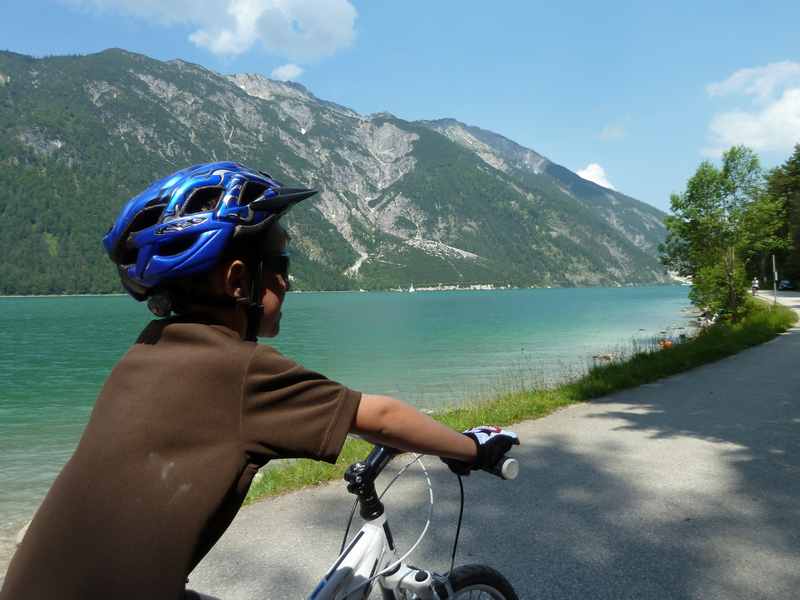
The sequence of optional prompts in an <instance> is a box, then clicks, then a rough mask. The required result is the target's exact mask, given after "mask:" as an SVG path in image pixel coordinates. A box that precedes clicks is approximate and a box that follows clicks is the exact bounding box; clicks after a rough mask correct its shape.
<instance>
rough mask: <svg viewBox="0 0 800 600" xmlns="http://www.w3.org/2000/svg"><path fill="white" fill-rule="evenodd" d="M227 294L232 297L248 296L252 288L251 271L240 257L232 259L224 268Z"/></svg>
mask: <svg viewBox="0 0 800 600" xmlns="http://www.w3.org/2000/svg"><path fill="white" fill-rule="evenodd" d="M223 287H224V288H225V295H227V296H230V297H231V298H246V297H247V294H248V290H249V289H250V273H249V271H248V270H247V265H245V264H244V262H243V261H241V260H239V259H238V258H237V259H235V260H232V261H231V262H230V263H228V265H227V266H226V268H225V270H224V281H223Z"/></svg>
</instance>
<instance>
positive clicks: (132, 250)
mask: <svg viewBox="0 0 800 600" xmlns="http://www.w3.org/2000/svg"><path fill="white" fill-rule="evenodd" d="M316 193H317V192H316V190H311V189H304V188H287V187H285V186H283V185H282V184H281V183H279V182H278V181H276V180H274V179H273V178H272V177H270V176H269V175H268V174H266V173H264V172H262V171H258V170H256V169H251V168H249V167H246V166H244V165H241V164H239V163H235V162H216V163H204V164H199V165H194V166H191V167H188V168H186V169H182V170H180V171H177V172H176V173H173V174H172V175H169V176H167V177H164V178H163V179H160V180H158V181H156V182H154V183H152V184H151V185H150V186H149V187H148V188H147V189H146V190H144V191H143V192H142V193H141V194H139V195H138V196H135V197H133V198H131V199H130V200H129V201H128V203H127V204H126V205H125V207H124V208H123V209H122V212H121V213H120V215H119V217H118V218H117V219H116V221H115V222H114V224H113V225H112V227H111V229H109V231H108V233H106V235H105V237H104V238H103V245H104V246H105V249H106V251H107V252H108V255H109V256H110V257H111V260H112V261H113V262H114V263H115V264H116V265H117V269H118V270H119V275H120V279H121V280H122V285H123V287H124V288H125V290H126V291H127V292H128V293H129V294H130V295H131V296H133V297H134V298H135V299H136V300H140V301H141V300H145V299H147V298H148V297H150V296H152V295H153V293H154V292H155V291H157V290H159V288H160V287H161V286H163V285H164V284H165V283H166V282H169V281H171V280H176V279H182V278H185V277H189V276H191V275H199V274H202V273H205V272H208V271H210V270H211V269H212V268H213V267H214V266H215V265H216V264H217V263H218V262H219V260H220V258H221V257H222V255H223V253H224V252H225V250H226V248H227V247H228V246H229V244H230V243H231V242H232V241H234V240H241V239H242V238H244V237H252V238H253V240H254V242H255V241H257V240H258V239H259V238H261V237H262V236H263V234H264V233H266V231H267V230H268V229H269V227H270V225H272V224H273V223H274V222H275V221H277V219H279V218H280V217H281V215H283V214H284V213H285V212H286V211H287V210H289V208H291V207H292V206H293V205H294V204H296V203H298V202H300V201H301V200H305V199H306V198H309V197H310V196H313V195H314V194H316ZM256 271H257V275H259V276H258V277H257V278H255V279H258V281H254V286H253V287H254V288H255V289H252V290H251V294H250V296H251V297H250V299H249V300H250V302H249V304H250V305H249V306H248V312H249V313H250V314H252V315H256V313H257V312H258V316H260V310H261V307H260V298H261V289H260V285H261V282H260V271H261V265H260V264H259V265H257V269H256ZM151 309H152V307H151ZM154 312H156V313H157V314H158V311H157V310H154ZM255 320H256V321H257V320H258V317H257V318H256V319H255ZM249 321H251V323H249V325H250V326H252V325H253V323H252V321H254V319H249ZM256 325H257V323H256ZM250 329H252V327H250ZM249 337H254V336H250V335H248V338H249Z"/></svg>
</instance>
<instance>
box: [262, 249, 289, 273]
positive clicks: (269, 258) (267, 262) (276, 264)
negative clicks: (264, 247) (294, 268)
mask: <svg viewBox="0 0 800 600" xmlns="http://www.w3.org/2000/svg"><path fill="white" fill-rule="evenodd" d="M261 260H262V262H263V265H264V271H265V272H269V273H275V274H277V275H280V276H282V277H283V278H284V279H287V278H288V277H289V253H288V252H281V253H280V254H267V255H266V256H264V257H262V259H261Z"/></svg>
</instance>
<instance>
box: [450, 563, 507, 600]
mask: <svg viewBox="0 0 800 600" xmlns="http://www.w3.org/2000/svg"><path fill="white" fill-rule="evenodd" d="M448 579H449V581H450V586H451V587H452V588H453V592H454V593H453V596H451V598H458V599H459V600H485V599H490V600H518V598H517V593H516V592H515V591H514V588H513V587H511V584H510V583H509V582H508V580H507V579H506V578H505V577H503V576H502V575H501V574H500V573H498V572H497V571H495V570H494V569H492V568H491V567H487V566H486V565H463V566H461V567H457V568H455V569H453V571H452V572H451V573H450V577H449V578H448Z"/></svg>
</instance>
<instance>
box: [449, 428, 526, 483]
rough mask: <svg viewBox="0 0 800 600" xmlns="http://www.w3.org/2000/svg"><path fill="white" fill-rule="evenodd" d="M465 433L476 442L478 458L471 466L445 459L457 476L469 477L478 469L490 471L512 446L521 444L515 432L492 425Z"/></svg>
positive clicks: (468, 430)
mask: <svg viewBox="0 0 800 600" xmlns="http://www.w3.org/2000/svg"><path fill="white" fill-rule="evenodd" d="M463 433H464V435H466V436H467V437H469V438H470V439H472V441H473V442H475V446H476V448H477V456H476V458H475V462H473V463H471V464H470V463H466V462H462V461H460V460H454V459H452V458H443V459H442V461H443V462H444V463H445V464H446V465H447V466H448V467H450V470H451V471H452V472H453V473H456V474H457V475H469V474H470V471H475V470H478V469H482V470H484V471H488V470H490V469H492V468H493V467H495V466H496V465H497V463H498V462H500V459H501V458H503V456H504V455H505V454H506V453H507V452H508V451H509V450H510V449H511V446H514V445H515V444H519V438H518V437H517V434H516V433H514V432H513V431H505V430H503V429H500V428H499V427H494V426H490V425H482V426H480V427H473V428H472V429H467V430H466V431H464V432H463Z"/></svg>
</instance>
